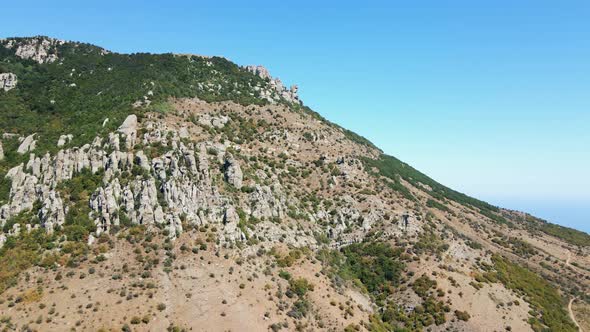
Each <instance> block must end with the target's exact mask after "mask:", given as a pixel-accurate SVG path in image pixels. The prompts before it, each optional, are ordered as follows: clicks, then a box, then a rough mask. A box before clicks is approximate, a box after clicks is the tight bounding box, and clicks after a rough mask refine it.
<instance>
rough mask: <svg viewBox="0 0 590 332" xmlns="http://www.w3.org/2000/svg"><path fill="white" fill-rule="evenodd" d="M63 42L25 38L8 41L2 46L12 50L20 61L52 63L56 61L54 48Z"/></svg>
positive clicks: (40, 38)
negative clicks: (29, 60)
mask: <svg viewBox="0 0 590 332" xmlns="http://www.w3.org/2000/svg"><path fill="white" fill-rule="evenodd" d="M64 43H65V41H63V40H58V39H54V38H47V37H35V38H26V39H22V40H17V39H9V40H7V42H6V43H5V44H4V47H6V48H8V49H14V51H15V55H16V56H18V57H20V58H22V59H31V60H33V61H35V62H37V63H52V62H54V61H55V60H57V59H58V57H57V48H56V46H59V45H63V44H64Z"/></svg>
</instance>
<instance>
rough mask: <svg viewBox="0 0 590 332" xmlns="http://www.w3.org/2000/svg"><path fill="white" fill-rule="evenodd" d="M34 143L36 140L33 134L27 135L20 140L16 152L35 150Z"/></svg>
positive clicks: (22, 152)
mask: <svg viewBox="0 0 590 332" xmlns="http://www.w3.org/2000/svg"><path fill="white" fill-rule="evenodd" d="M36 145H37V142H36V141H35V134H32V135H29V136H27V137H26V138H25V139H24V140H23V141H22V142H21V144H20V145H19V147H18V149H17V150H16V152H18V153H20V154H25V153H27V152H30V151H33V150H35V146H36Z"/></svg>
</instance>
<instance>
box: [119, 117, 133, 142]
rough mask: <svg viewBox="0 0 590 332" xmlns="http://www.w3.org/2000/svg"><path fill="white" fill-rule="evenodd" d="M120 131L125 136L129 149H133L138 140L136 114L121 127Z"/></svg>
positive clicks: (128, 118)
mask: <svg viewBox="0 0 590 332" xmlns="http://www.w3.org/2000/svg"><path fill="white" fill-rule="evenodd" d="M118 131H119V132H120V133H121V134H123V135H124V137H125V139H126V140H125V145H126V147H127V149H131V148H132V147H133V146H134V145H135V143H136V139H137V116H136V115H135V114H131V115H129V116H128V117H127V118H126V119H125V121H124V122H123V124H122V125H121V126H120V127H119V129H118Z"/></svg>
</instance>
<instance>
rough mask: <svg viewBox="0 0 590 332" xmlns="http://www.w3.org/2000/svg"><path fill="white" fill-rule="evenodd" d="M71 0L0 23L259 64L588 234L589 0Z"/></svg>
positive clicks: (420, 159)
mask: <svg viewBox="0 0 590 332" xmlns="http://www.w3.org/2000/svg"><path fill="white" fill-rule="evenodd" d="M81 3H82V1H10V2H8V1H3V3H2V12H3V15H2V17H3V19H2V31H1V32H0V34H1V35H2V36H4V37H6V36H30V35H36V34H44V35H50V36H53V37H58V38H63V39H70V40H79V41H86V42H90V43H94V44H98V45H100V46H103V47H106V48H108V49H111V50H113V51H118V52H137V51H149V52H176V53H197V54H205V55H223V56H226V57H227V58H229V59H231V60H233V61H235V62H237V63H238V64H242V65H245V64H263V65H265V66H266V67H268V68H269V69H270V71H271V73H272V74H273V75H275V76H279V77H281V79H283V81H284V82H286V83H288V84H291V83H297V84H298V85H299V86H300V94H301V96H302V98H303V100H304V101H305V103H306V104H308V105H309V106H311V107H312V108H313V109H315V110H316V111H318V112H320V113H321V114H322V115H324V116H325V117H327V118H328V119H330V120H332V121H334V122H337V123H339V124H341V125H343V126H345V127H347V128H349V129H352V130H354V131H356V132H357V133H360V134H362V135H364V136H366V137H367V138H369V139H371V140H372V141H373V142H375V143H376V144H377V145H378V146H380V147H381V148H382V149H383V150H384V151H385V152H386V153H388V154H392V155H394V156H397V157H399V158H400V159H402V160H404V161H406V162H408V163H410V164H411V165H413V166H415V167H416V168H418V169H420V170H422V171H423V172H425V173H426V174H428V175H430V176H432V177H433V178H434V179H436V180H438V181H440V182H442V183H444V184H446V185H449V186H451V187H453V188H455V189H458V190H460V191H463V192H465V193H467V194H470V195H473V196H476V197H478V198H482V199H485V200H487V201H489V202H491V203H494V204H499V205H502V206H505V207H509V208H514V209H521V210H525V211H529V212H532V213H535V214H536V215H538V216H540V217H545V218H548V219H550V220H551V221H553V222H556V223H561V224H565V225H570V226H573V227H576V228H579V229H583V230H585V231H590V217H589V216H590V190H589V187H590V2H589V1H587V0H584V1H575V0H572V1H555V0H552V1H542V0H535V1H524V0H523V1H512V0H511V1H502V0H495V1H471V0H465V1H434V0H433V1H403V2H402V1H390V2H366V1H365V2H363V4H362V5H360V4H361V2H352V1H334V2H328V1H306V0H300V1H276V0H275V1H267V2H262V1H247V2H245V3H239V2H236V1H226V2H221V1H216V4H214V2H213V1H206V2H205V1H202V2H201V1H176V2H174V3H173V4H167V5H163V4H162V3H163V2H160V1H159V2H157V3H156V2H151V1H110V0H109V1H106V0H103V1H93V3H95V4H81ZM318 3H320V4H318Z"/></svg>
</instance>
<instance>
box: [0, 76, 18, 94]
mask: <svg viewBox="0 0 590 332" xmlns="http://www.w3.org/2000/svg"><path fill="white" fill-rule="evenodd" d="M17 82H18V80H17V78H16V75H15V74H13V73H2V74H0V89H3V90H4V91H9V90H12V89H14V88H15V87H16V83H17Z"/></svg>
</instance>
